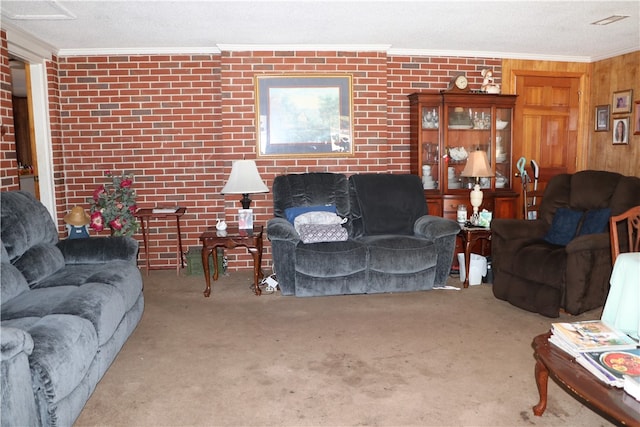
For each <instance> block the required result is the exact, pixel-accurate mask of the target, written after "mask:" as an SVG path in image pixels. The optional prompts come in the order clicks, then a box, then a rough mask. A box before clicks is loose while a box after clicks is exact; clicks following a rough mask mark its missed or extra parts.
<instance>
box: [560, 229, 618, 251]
mask: <svg viewBox="0 0 640 427" xmlns="http://www.w3.org/2000/svg"><path fill="white" fill-rule="evenodd" d="M598 249H606V250H607V251H610V250H611V242H610V239H609V233H598V234H586V235H584V236H578V237H575V238H574V239H573V240H571V241H570V242H569V244H568V245H567V246H566V251H567V253H573V252H579V251H594V250H598Z"/></svg>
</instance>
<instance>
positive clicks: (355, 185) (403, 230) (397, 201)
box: [349, 174, 427, 237]
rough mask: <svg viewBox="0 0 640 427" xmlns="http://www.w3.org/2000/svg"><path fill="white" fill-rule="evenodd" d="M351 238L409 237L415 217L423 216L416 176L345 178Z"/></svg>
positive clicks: (419, 184)
mask: <svg viewBox="0 0 640 427" xmlns="http://www.w3.org/2000/svg"><path fill="white" fill-rule="evenodd" d="M349 186H350V187H349V189H350V197H351V227H352V229H353V236H354V237H360V236H368V235H382V234H400V235H413V227H414V224H415V222H416V220H417V219H418V218H420V217H421V216H423V215H426V214H427V203H426V201H425V198H424V189H423V186H422V182H421V181H420V178H419V177H418V176H417V175H400V174H359V175H351V177H349Z"/></svg>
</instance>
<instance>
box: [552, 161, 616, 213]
mask: <svg viewBox="0 0 640 427" xmlns="http://www.w3.org/2000/svg"><path fill="white" fill-rule="evenodd" d="M620 178H622V175H620V174H619V173H615V172H607V171H594V170H589V171H580V172H576V173H575V174H573V176H572V177H571V192H570V196H569V197H570V199H569V206H570V207H571V208H573V209H579V210H582V211H586V210H589V209H599V208H606V207H608V206H609V201H610V200H611V197H613V193H614V192H615V190H616V187H617V185H618V182H619V181H620ZM545 197H546V196H545Z"/></svg>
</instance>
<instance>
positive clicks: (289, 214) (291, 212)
mask: <svg viewBox="0 0 640 427" xmlns="http://www.w3.org/2000/svg"><path fill="white" fill-rule="evenodd" d="M316 211H323V212H333V213H336V205H316V206H295V207H293V208H287V209H285V210H284V215H285V217H286V218H287V220H288V221H289V222H290V223H291V224H293V222H294V221H295V219H296V217H297V216H298V215H302V214H304V213H307V212H316Z"/></svg>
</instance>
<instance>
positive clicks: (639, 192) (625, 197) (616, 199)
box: [609, 176, 640, 215]
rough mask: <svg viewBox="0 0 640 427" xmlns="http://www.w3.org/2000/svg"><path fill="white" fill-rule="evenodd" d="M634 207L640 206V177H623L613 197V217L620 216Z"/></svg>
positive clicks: (611, 205)
mask: <svg viewBox="0 0 640 427" xmlns="http://www.w3.org/2000/svg"><path fill="white" fill-rule="evenodd" d="M633 206H640V177H637V176H623V177H622V178H620V182H618V186H617V187H616V191H615V192H614V193H613V196H612V197H611V204H610V205H609V207H610V208H611V215H620V214H621V213H623V212H625V211H627V210H628V209H629V208H632V207H633Z"/></svg>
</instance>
